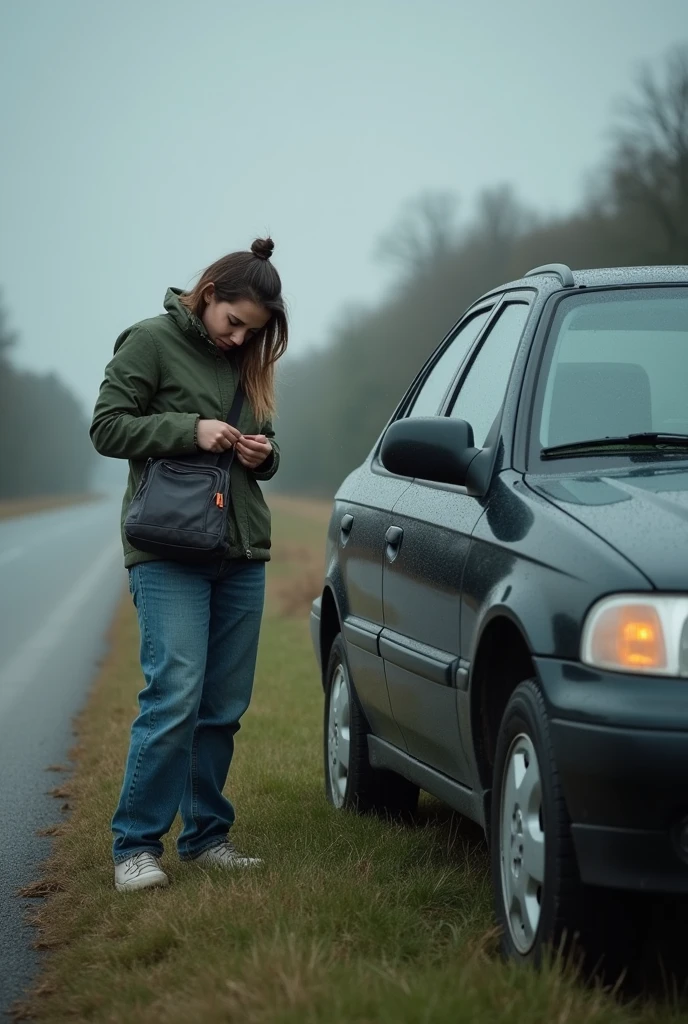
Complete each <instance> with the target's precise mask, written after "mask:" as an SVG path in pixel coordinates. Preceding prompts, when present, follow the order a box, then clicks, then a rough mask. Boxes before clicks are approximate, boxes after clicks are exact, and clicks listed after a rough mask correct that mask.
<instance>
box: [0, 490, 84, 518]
mask: <svg viewBox="0 0 688 1024" xmlns="http://www.w3.org/2000/svg"><path fill="white" fill-rule="evenodd" d="M97 499H98V495H97V494H60V495H53V496H52V497H51V496H50V495H43V496H41V497H39V498H12V499H8V500H5V501H0V520H2V519H16V518H17V517H18V516H28V515H31V514H32V513H33V512H45V511H46V510H48V509H53V508H66V507H67V506H70V505H85V504H86V503H87V502H89V501H96V500H97Z"/></svg>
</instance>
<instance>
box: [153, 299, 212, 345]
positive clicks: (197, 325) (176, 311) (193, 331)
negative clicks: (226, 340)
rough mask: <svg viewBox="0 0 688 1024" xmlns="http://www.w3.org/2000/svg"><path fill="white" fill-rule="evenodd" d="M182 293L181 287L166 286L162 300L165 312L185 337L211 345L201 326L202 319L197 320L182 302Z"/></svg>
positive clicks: (206, 333)
mask: <svg viewBox="0 0 688 1024" xmlns="http://www.w3.org/2000/svg"><path fill="white" fill-rule="evenodd" d="M183 294H184V291H183V289H181V288H168V289H167V292H166V294H165V301H164V302H163V306H164V308H165V312H166V313H169V315H170V316H171V317H172V319H173V320H174V322H175V324H176V325H177V327H178V328H179V330H180V331H181V332H182V334H186V335H187V337H190V338H193V339H195V340H196V341H203V342H205V343H206V344H207V345H212V344H213V343H212V341H211V340H210V338H209V336H208V332H207V331H206V329H205V327H204V326H203V321H202V320H199V318H198V317H197V316H195V314H194V313H192V312H190V310H188V309H187V308H186V306H185V305H184V304H183V303H182V301H181V296H182V295H183ZM213 348H214V346H213Z"/></svg>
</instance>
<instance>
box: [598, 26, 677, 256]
mask: <svg viewBox="0 0 688 1024" xmlns="http://www.w3.org/2000/svg"><path fill="white" fill-rule="evenodd" d="M611 187H612V194H613V197H614V200H615V205H616V208H617V210H618V212H620V213H624V212H628V213H629V214H631V215H633V214H637V215H640V216H642V217H643V219H644V220H645V221H646V222H647V223H648V225H649V226H650V227H651V228H653V229H655V230H656V232H657V238H658V242H659V245H660V246H661V247H662V249H663V250H664V253H665V258H666V259H667V261H668V262H673V261H683V260H688V45H683V46H679V47H677V48H676V49H674V50H673V51H672V52H671V53H669V55H668V57H667V60H666V63H665V66H664V70H663V73H661V74H656V73H654V72H653V71H652V70H650V69H649V68H645V69H644V70H643V71H642V73H641V75H640V76H639V79H638V84H637V94H636V96H635V97H634V98H633V99H632V100H630V101H629V102H628V103H626V104H625V106H624V108H623V114H622V121H621V124H620V125H619V127H618V129H617V132H616V138H615V146H614V151H613V157H612V167H611Z"/></svg>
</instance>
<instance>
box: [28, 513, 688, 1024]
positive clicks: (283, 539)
mask: <svg viewBox="0 0 688 1024" xmlns="http://www.w3.org/2000/svg"><path fill="white" fill-rule="evenodd" d="M272 504H273V508H274V518H275V560H274V562H273V564H272V566H271V568H270V594H269V602H268V609H267V613H266V619H265V623H264V629H263V635H262V642H261V651H260V658H259V666H258V672H257V678H256V688H255V697H254V701H253V703H252V705H251V709H250V710H249V712H248V714H247V716H246V718H245V721H244V726H243V728H242V731H241V733H240V736H239V739H238V744H237V754H236V759H235V762H234V765H233V767H232V773H231V776H230V783H229V791H230V792H231V795H232V799H233V800H234V802H235V804H236V806H237V811H238V820H237V825H236V827H235V832H234V837H235V838H236V841H237V843H238V845H240V847H242V848H244V849H246V850H247V851H249V852H255V853H259V854H260V855H261V856H262V857H263V858H264V859H265V867H264V868H262V869H259V870H257V871H254V872H249V873H244V874H236V875H232V876H227V875H223V874H221V873H219V872H217V871H215V872H212V871H211V872H208V871H204V870H202V869H200V868H198V867H195V866H193V865H182V864H180V863H179V861H178V859H177V857H176V854H175V852H174V843H173V835H176V831H177V826H175V829H174V832H173V835H172V836H170V837H168V840H167V853H166V855H165V859H164V863H165V866H166V868H167V870H168V871H169V873H170V875H171V876H172V880H173V885H172V886H171V887H170V889H168V890H155V891H151V892H147V893H146V892H144V893H140V894H137V895H129V896H121V895H119V894H117V893H115V891H114V890H113V888H112V867H111V863H110V834H109V828H108V824H109V818H110V815H111V813H112V809H113V807H114V804H115V801H116V799H117V796H118V790H119V785H120V782H121V772H122V767H123V762H124V757H125V753H126V747H127V740H128V730H129V724H130V722H131V719H132V717H133V715H134V713H135V708H136V693H137V690H138V688H139V679H140V676H139V667H138V661H137V639H138V638H137V629H136V622H135V618H134V615H133V611H132V608H131V605H130V601H129V599H128V598H127V599H126V600H125V601H123V603H122V606H121V608H120V610H119V612H118V615H117V618H116V621H115V623H114V624H113V628H112V633H111V641H112V642H111V653H110V656H109V657H108V659H107V660H106V662H105V664H104V666H103V669H102V672H101V675H100V678H99V680H98V682H97V685H96V686H95V688H94V690H93V693H92V695H91V698H90V700H89V703H88V706H87V708H86V709H85V711H84V712H83V714H82V715H81V716H80V719H79V723H78V732H79V741H78V748H77V750H76V751H75V754H76V761H77V767H76V772H75V774H74V776H73V777H72V778H71V779H69V780H68V781H67V782H66V783H65V786H64V787H62V788H61V789H60V793H61V799H62V798H68V799H69V801H70V804H71V805H72V808H73V810H72V813H71V816H70V818H69V819H68V820H66V821H64V822H63V823H61V824H60V825H59V826H58V828H57V839H56V842H55V850H54V855H53V857H52V859H51V861H50V863H49V864H48V866H47V868H46V873H45V879H44V881H45V883H46V889H47V890H48V891H52V893H53V894H52V895H51V896H50V897H49V898H48V899H46V900H45V901H42V902H41V903H38V904H37V905H36V906H37V910H36V917H37V923H38V924H39V928H40V931H39V936H40V939H39V941H40V944H41V946H43V947H44V948H48V949H50V950H51V956H50V958H49V959H48V961H47V964H46V969H45V972H44V975H43V977H42V979H41V980H40V983H39V986H38V988H37V990H36V992H35V993H34V994H33V996H32V997H31V998H30V1000H29V1001H28V1002H27V1004H26V1005H25V1006H24V1007H23V1016H29V1015H30V1016H31V1017H32V1018H33V1019H36V1020H38V1021H48V1022H50V1024H60V1022H67V1021H70V1022H73V1021H75V1020H76V1021H94V1022H106V1021H107V1022H127V1024H128V1022H134V1021H139V1020H145V1021H146V1022H147V1024H158V1022H160V1024H162V1022H165V1024H188V1022H189V1021H192V1022H195V1021H201V1020H202V1021H203V1022H204V1024H214V1022H235V1021H236V1022H239V1021H241V1022H243V1024H263V1022H280V1024H297V1022H299V1024H301V1022H328V1024H330V1022H331V1024H344V1022H361V1024H363V1022H366V1024H368V1022H377V1021H394V1022H402V1024H404V1022H408V1024H421V1022H429V1021H431V1022H439V1024H444V1022H445V1021H446V1022H447V1024H448V1022H449V1021H452V1024H462V1022H478V1024H480V1022H485V1024H487V1022H489V1024H496V1022H507V1021H509V1022H511V1021H514V1020H524V1021H528V1022H529V1024H538V1022H542V1024H545V1022H547V1024H550V1022H559V1024H598V1022H599V1024H602V1022H604V1024H616V1022H621V1021H625V1022H629V1024H631V1022H633V1024H635V1022H638V1024H640V1022H646V1024H653V1022H656V1024H659V1022H663V1024H669V1022H670V1021H679V1020H683V1019H685V1018H684V1017H682V1016H681V1015H679V1014H678V1013H672V1012H671V1011H669V1010H667V1009H661V1008H658V1007H652V1006H647V1007H644V1008H643V1007H640V1006H638V1007H623V1008H622V1007H621V1006H619V1005H618V1004H617V1003H616V1002H615V1001H614V1000H613V999H612V998H611V996H608V995H605V994H603V993H600V992H598V991H594V990H586V989H584V988H583V987H581V986H579V985H578V984H577V983H576V982H575V980H574V979H573V978H572V977H571V976H570V975H568V974H567V973H566V972H563V971H561V970H559V969H551V970H549V971H546V972H544V973H542V974H540V975H536V974H534V973H533V972H529V971H524V970H518V969H516V968H514V967H513V966H509V965H504V964H502V963H499V962H497V961H496V960H495V959H494V958H493V957H492V952H493V948H494V937H493V935H492V932H491V913H490V893H489V884H488V878H487V870H486V858H485V852H484V850H483V848H482V846H481V845H480V843H479V841H478V836H477V833H476V832H475V830H473V829H469V828H467V827H465V826H463V825H462V824H461V822H460V820H459V819H458V818H457V817H456V816H453V815H451V814H450V813H449V812H448V811H446V810H445V809H444V808H443V807H441V806H440V805H439V804H437V803H435V802H433V801H431V800H429V799H427V800H424V801H423V804H422V808H421V812H420V813H419V817H418V820H417V823H416V824H415V825H414V826H413V827H408V826H400V825H396V824H392V823H389V822H384V821H379V820H377V819H374V818H370V817H369V818H357V817H354V816H351V815H342V814H338V813H336V812H335V811H334V810H333V809H332V808H330V807H329V806H328V804H327V803H326V802H325V799H324V795H323V784H322V771H321V716H322V691H321V687H320V683H319V680H318V676H317V671H316V667H315V663H314V660H313V657H312V654H311V649H310V640H309V636H308V628H307V622H306V618H305V614H304V613H305V611H306V609H307V606H308V598H309V596H310V594H309V588H310V587H311V586H312V582H309V581H312V580H313V579H317V578H318V574H319V573H321V571H322V560H321V559H322V544H323V537H324V530H325V523H326V517H327V510H326V509H325V508H324V507H320V506H316V505H313V504H310V505H307V506H306V505H304V504H303V503H295V502H287V501H282V500H279V501H278V500H276V499H273V500H272Z"/></svg>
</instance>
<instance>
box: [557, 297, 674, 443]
mask: <svg viewBox="0 0 688 1024" xmlns="http://www.w3.org/2000/svg"><path fill="white" fill-rule="evenodd" d="M548 352H549V353H550V354H551V355H550V358H549V359H546V360H545V363H544V364H543V372H544V373H545V374H546V381H545V382H544V395H543V397H542V400H541V412H540V421H539V434H538V439H539V444H540V448H541V449H548V448H555V447H556V446H559V445H568V444H576V443H577V442H582V441H592V440H597V439H600V438H607V437H608V438H616V439H618V438H623V437H626V436H628V435H629V434H646V433H653V432H654V433H659V434H686V435H688V391H687V387H686V386H687V384H688V290H687V289H683V288H680V289H678V288H661V287H655V288H644V289H632V290H628V291H621V290H616V291H609V292H591V293H589V294H587V295H585V294H583V295H581V294H580V293H578V294H577V295H575V296H573V295H572V296H570V297H567V298H566V299H564V300H563V301H561V302H560V303H559V305H558V308H557V312H556V314H555V318H554V322H553V324H552V328H551V331H550V338H549V343H548ZM540 394H541V395H542V390H540ZM599 450H600V453H603V449H602V448H601V449H599ZM616 450H617V451H618V447H617V448H616Z"/></svg>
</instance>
